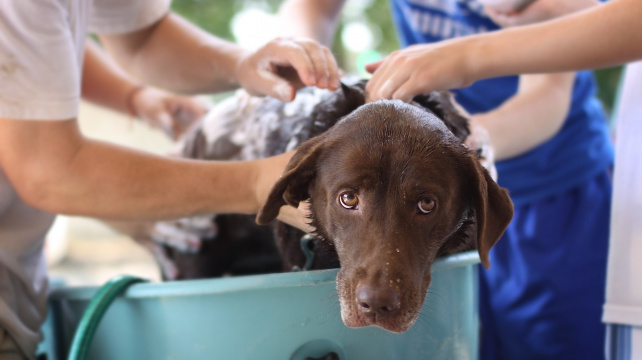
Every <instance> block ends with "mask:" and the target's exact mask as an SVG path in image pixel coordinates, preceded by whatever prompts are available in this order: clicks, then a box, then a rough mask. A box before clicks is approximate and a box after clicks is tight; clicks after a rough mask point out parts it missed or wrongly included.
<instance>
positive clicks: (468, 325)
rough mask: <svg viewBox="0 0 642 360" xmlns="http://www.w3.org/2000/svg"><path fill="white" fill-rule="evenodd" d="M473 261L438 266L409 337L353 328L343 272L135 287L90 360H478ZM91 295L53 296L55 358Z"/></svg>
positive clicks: (106, 321)
mask: <svg viewBox="0 0 642 360" xmlns="http://www.w3.org/2000/svg"><path fill="white" fill-rule="evenodd" d="M478 263H479V257H478V255H477V253H476V252H467V253H462V254H457V255H453V256H449V257H445V258H441V259H438V260H437V261H436V263H435V264H434V266H433V268H432V273H433V282H432V285H431V286H430V289H429V291H428V296H427V297H426V301H425V303H424V306H423V309H422V311H421V314H420V316H419V319H418V320H417V322H416V323H415V325H414V326H413V327H412V328H411V329H410V330H408V331H407V332H405V333H402V334H393V333H390V332H388V331H385V330H382V329H380V328H377V327H367V328H359V329H352V328H348V327H346V326H345V325H344V324H343V322H342V321H341V316H340V314H339V301H338V298H337V294H336V289H335V286H336V281H335V277H336V274H337V270H326V271H310V272H297V273H284V274H269V275H256V276H244V277H235V278H222V279H210V280H192V281H180V282H167V283H148V284H137V285H133V286H132V287H130V288H129V289H128V290H127V291H126V292H125V294H124V295H123V296H122V297H121V298H119V299H117V300H116V301H115V302H114V303H113V304H112V306H111V308H110V309H109V310H108V311H107V313H106V314H105V317H104V318H103V319H102V321H101V323H100V326H99V328H98V330H97V333H96V336H95V337H94V340H93V344H92V346H91V350H90V353H89V359H92V360H125V359H144V360H154V359H168V360H169V359H172V360H173V359H185V360H198V359H208V360H210V359H214V360H217V359H225V360H231V359H239V360H241V359H247V360H259V359H261V360H262V359H266V360H303V359H306V358H307V357H312V358H321V357H323V356H325V355H326V354H328V353H330V352H335V353H336V354H337V355H338V356H339V358H340V359H341V360H373V359H374V360H376V359H395V360H396V359H412V360H418V359H431V360H441V359H443V360H452V359H456V360H467V359H477V346H478V331H479V329H478V313H477V266H476V265H477V264H478ZM96 290H97V288H94V287H75V288H74V287H68V288H65V287H62V288H58V289H55V290H53V292H52V294H51V296H50V309H51V311H50V315H51V317H50V320H49V321H48V323H47V325H46V326H45V329H44V332H45V335H46V336H47V337H49V339H48V340H47V341H46V344H48V346H47V347H48V349H46V350H47V352H48V353H49V354H48V355H49V359H52V360H62V359H65V358H66V356H67V353H68V351H69V345H70V344H71V340H72V338H73V335H74V331H75V329H76V327H77V325H78V322H79V320H80V318H81V316H82V314H83V312H84V310H85V308H86V307H87V305H88V303H89V301H90V299H91V297H92V295H93V294H94V293H95V292H96Z"/></svg>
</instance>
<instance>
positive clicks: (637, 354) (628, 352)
mask: <svg viewBox="0 0 642 360" xmlns="http://www.w3.org/2000/svg"><path fill="white" fill-rule="evenodd" d="M605 355H606V360H642V327H640V326H631V325H621V324H608V325H607V327H606V353H605Z"/></svg>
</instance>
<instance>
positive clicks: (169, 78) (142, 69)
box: [100, 14, 246, 94]
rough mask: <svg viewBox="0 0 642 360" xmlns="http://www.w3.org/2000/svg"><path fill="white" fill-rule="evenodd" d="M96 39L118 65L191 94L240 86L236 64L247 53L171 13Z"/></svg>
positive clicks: (140, 75) (144, 77)
mask: <svg viewBox="0 0 642 360" xmlns="http://www.w3.org/2000/svg"><path fill="white" fill-rule="evenodd" d="M100 38H101V40H102V42H103V44H104V45H105V47H106V48H107V49H108V50H109V52H110V53H111V54H112V55H114V57H115V58H116V60H117V61H118V63H119V64H120V65H121V66H122V67H123V68H124V69H126V70H127V71H128V72H130V73H131V74H133V75H134V76H135V77H136V78H138V79H141V80H142V81H143V82H144V83H146V84H151V85H154V86H158V87H161V88H164V89H168V90H171V91H175V92H181V93H190V94H196V93H212V92H218V91H225V90H231V89H235V88H237V87H238V86H239V85H238V82H237V80H236V79H237V77H236V66H237V63H238V60H239V59H240V58H241V57H242V56H243V55H245V54H246V51H245V50H243V49H242V48H240V47H239V46H237V45H235V44H232V43H229V42H227V41H224V40H221V39H218V38H216V37H214V36H212V35H210V34H208V33H206V32H204V31H203V30H201V29H199V28H197V27H196V26H194V25H192V24H190V23H188V22H187V21H185V20H183V19H181V18H180V17H178V16H176V15H173V14H169V15H167V16H166V17H165V18H163V19H162V20H160V21H159V22H158V23H157V24H155V25H153V26H151V27H149V28H147V29H143V30H141V31H139V32H137V33H134V34H126V35H109V36H107V35H103V36H101V37H100Z"/></svg>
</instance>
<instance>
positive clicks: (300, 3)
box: [279, 0, 345, 46]
mask: <svg viewBox="0 0 642 360" xmlns="http://www.w3.org/2000/svg"><path fill="white" fill-rule="evenodd" d="M344 3H345V0H326V1H318V0H289V1H286V2H284V3H283V5H281V8H280V9H279V17H280V18H281V19H282V21H281V23H282V24H283V29H282V31H283V34H284V35H295V36H304V37H309V38H311V39H315V40H317V41H319V42H320V43H322V44H324V45H326V46H330V45H332V40H333V38H334V33H335V30H336V26H337V22H338V20H339V15H340V13H341V8H342V7H343V4H344Z"/></svg>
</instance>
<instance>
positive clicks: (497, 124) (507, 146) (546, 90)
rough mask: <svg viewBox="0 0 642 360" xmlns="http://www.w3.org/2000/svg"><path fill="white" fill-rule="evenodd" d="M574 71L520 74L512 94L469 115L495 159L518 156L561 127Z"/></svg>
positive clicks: (568, 103)
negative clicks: (483, 133)
mask: <svg viewBox="0 0 642 360" xmlns="http://www.w3.org/2000/svg"><path fill="white" fill-rule="evenodd" d="M574 80H575V75H574V73H559V74H542V75H522V76H520V78H519V87H518V90H517V93H516V95H515V96H513V97H511V98H510V99H508V100H507V101H506V102H504V103H503V104H502V105H501V106H500V107H498V108H496V109H494V110H492V111H490V112H487V113H482V114H477V115H474V116H472V117H471V122H472V124H473V125H479V126H482V127H483V128H485V129H486V131H487V132H488V136H489V138H490V143H491V144H492V147H493V150H494V155H495V160H505V159H508V158H512V157H515V156H518V155H521V154H523V153H525V152H527V151H529V150H531V149H533V148H534V147H536V146H538V145H539V144H541V143H543V142H544V141H546V140H548V139H550V138H551V137H553V135H555V134H556V133H557V131H558V130H559V129H560V128H561V127H562V124H563V123H564V119H566V115H567V114H568V110H569V107H570V103H571V91H572V88H573V83H574Z"/></svg>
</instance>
